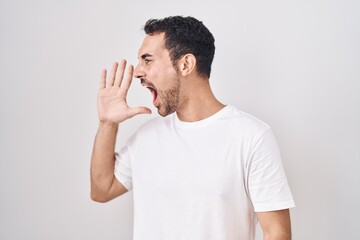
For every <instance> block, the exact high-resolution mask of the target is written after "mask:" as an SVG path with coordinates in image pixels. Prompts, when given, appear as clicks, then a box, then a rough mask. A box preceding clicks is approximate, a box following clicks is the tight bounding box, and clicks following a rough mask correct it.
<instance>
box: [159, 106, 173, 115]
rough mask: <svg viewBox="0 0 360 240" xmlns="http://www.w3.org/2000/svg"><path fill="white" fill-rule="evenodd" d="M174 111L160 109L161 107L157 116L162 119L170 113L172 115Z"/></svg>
mask: <svg viewBox="0 0 360 240" xmlns="http://www.w3.org/2000/svg"><path fill="white" fill-rule="evenodd" d="M175 111H176V110H173V109H166V108H162V107H161V106H159V107H158V114H159V115H160V116H162V117H166V116H168V115H170V114H172V113H174V112H175Z"/></svg>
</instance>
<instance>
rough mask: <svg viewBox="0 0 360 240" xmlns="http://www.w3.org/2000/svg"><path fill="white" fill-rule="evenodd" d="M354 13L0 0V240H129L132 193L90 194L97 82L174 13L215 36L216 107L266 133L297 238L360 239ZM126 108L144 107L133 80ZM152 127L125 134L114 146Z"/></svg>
mask: <svg viewBox="0 0 360 240" xmlns="http://www.w3.org/2000/svg"><path fill="white" fill-rule="evenodd" d="M359 13H360V1H358V0H354V1H347V0H344V1H340V0H338V1H337V0H333V1H330V0H329V1H321V0H312V1H307V0H305V1H300V0H299V1H285V0H274V1H265V0H264V1H241V0H236V1H235V0H234V1H225V0H224V1H210V0H208V1H191V0H183V1H165V0H158V1H157V0H154V1H137V0H132V1H127V0H109V1H107V0H104V1H94V0H88V1H85V0H84V1H76V0H73V1H70V0H69V1H45V0H43V1H41V0H32V1H25V0H11V1H10V0H7V1H6V0H0V114H1V118H0V121H1V124H0V240H14V239H34V240H37V239H40V240H42V239H44V240H45V239H46V240H47V239H53V240H64V239H87V240H92V239H94V240H95V239H108V240H111V239H113V240H119V239H121V240H130V239H131V238H132V224H133V215H132V212H133V206H132V193H131V192H129V193H127V194H125V195H124V196H122V197H120V198H117V199H115V200H113V201H112V202H109V203H106V204H100V203H95V202H92V201H91V200H90V197H89V166H90V156H91V151H92V144H93V140H94V136H95V133H96V131H97V126H98V119H97V110H96V96H97V90H98V83H99V77H100V72H101V69H102V68H104V67H106V68H108V69H109V68H110V67H111V65H112V63H113V61H115V60H121V59H122V58H126V59H127V60H128V61H129V62H130V63H133V64H136V63H137V51H138V47H139V46H140V44H141V42H142V39H143V37H144V33H143V32H142V30H141V28H142V26H143V25H144V23H145V21H146V20H147V19H149V18H162V17H166V16H169V15H183V16H188V15H190V16H194V17H196V18H198V19H200V20H202V21H203V22H204V23H205V25H206V26H207V27H208V28H209V29H210V30H211V31H212V33H213V34H214V36H215V38H216V54H215V60H214V63H213V72H212V76H211V80H210V81H211V84H212V86H213V90H214V92H215V94H216V96H217V97H218V98H219V99H220V101H222V102H223V103H225V104H231V105H234V106H236V107H238V108H240V109H242V110H243V111H246V112H249V113H251V114H253V115H255V116H256V117H258V118H260V119H262V120H263V121H265V122H267V123H268V124H270V125H271V126H272V128H273V130H274V132H275V135H276V137H277V139H278V142H279V145H280V147H281V151H282V156H283V162H284V167H285V170H286V173H287V176H288V180H289V184H290V186H291V189H292V192H293V196H294V199H295V202H296V205H297V207H296V208H294V209H292V210H291V215H292V227H293V239H295V240H296V239H306V240H319V239H324V240H325V239H326V240H339V239H347V240H359V239H360V232H359V230H358V225H359V216H360V207H359V203H360V187H359V183H360V177H359V176H360V175H359V172H360V137H359V136H360V127H359V125H360V106H359V105H360V94H359V92H360V44H359V43H360V14H359ZM128 102H129V104H130V105H132V106H137V105H145V106H149V107H151V108H152V104H151V102H152V97H151V94H150V93H149V91H148V90H146V89H144V88H143V87H142V86H141V85H140V84H139V81H138V80H135V79H134V81H133V85H132V87H131V89H130V91H129V97H128ZM152 109H153V108H152ZM153 110H154V113H153V115H152V116H155V115H156V111H155V109H153ZM152 116H138V117H135V118H133V119H131V120H129V121H127V122H126V123H124V124H123V125H121V127H120V130H119V137H118V142H117V149H119V148H120V146H121V145H122V144H124V143H125V141H126V139H127V138H128V137H129V136H130V135H131V134H132V133H133V132H134V131H135V130H136V129H137V128H138V127H139V125H141V124H142V123H144V122H145V121H147V120H148V119H149V118H151V117H152ZM257 239H261V234H259V235H258V237H257Z"/></svg>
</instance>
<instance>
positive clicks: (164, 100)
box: [157, 78, 180, 117]
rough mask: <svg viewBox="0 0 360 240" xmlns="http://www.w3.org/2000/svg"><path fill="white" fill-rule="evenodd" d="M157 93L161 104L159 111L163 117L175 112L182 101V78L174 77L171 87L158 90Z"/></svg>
mask: <svg viewBox="0 0 360 240" xmlns="http://www.w3.org/2000/svg"><path fill="white" fill-rule="evenodd" d="M157 93H158V97H159V98H160V104H159V106H158V107H157V108H158V113H159V114H160V115H161V116H163V117H165V116H167V115H169V114H171V113H174V112H175V111H176V110H177V108H178V106H179V102H180V79H179V78H176V79H174V84H173V86H171V88H169V89H165V90H158V92H157Z"/></svg>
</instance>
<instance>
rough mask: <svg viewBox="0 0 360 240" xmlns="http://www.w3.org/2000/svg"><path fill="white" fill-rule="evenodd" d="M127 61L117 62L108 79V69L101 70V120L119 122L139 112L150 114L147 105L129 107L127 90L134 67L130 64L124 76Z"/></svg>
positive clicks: (99, 101) (99, 108)
mask: <svg viewBox="0 0 360 240" xmlns="http://www.w3.org/2000/svg"><path fill="white" fill-rule="evenodd" d="M125 68H126V61H125V60H122V61H121V62H120V64H119V63H117V62H115V63H114V64H113V66H112V69H111V72H110V75H109V77H108V79H106V69H103V70H102V72H101V80H100V89H99V94H98V104H97V105H98V114H99V119H100V122H104V123H113V124H118V123H121V122H123V121H125V120H126V119H129V118H132V117H133V116H135V115H138V114H150V113H151V110H150V109H149V108H146V107H129V105H128V104H127V102H126V96H127V92H128V90H129V87H130V85H131V80H132V78H133V72H134V67H133V66H132V65H129V66H128V69H127V74H126V77H124V74H125Z"/></svg>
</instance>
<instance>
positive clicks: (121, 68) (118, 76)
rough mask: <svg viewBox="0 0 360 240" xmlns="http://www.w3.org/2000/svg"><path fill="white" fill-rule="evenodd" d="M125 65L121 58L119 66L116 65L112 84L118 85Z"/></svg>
mask: <svg viewBox="0 0 360 240" xmlns="http://www.w3.org/2000/svg"><path fill="white" fill-rule="evenodd" d="M125 67H126V60H125V59H123V60H121V62H120V64H119V66H118V69H117V72H116V77H115V82H114V86H117V87H120V85H121V82H122V80H123V77H124V73H125Z"/></svg>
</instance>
